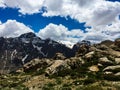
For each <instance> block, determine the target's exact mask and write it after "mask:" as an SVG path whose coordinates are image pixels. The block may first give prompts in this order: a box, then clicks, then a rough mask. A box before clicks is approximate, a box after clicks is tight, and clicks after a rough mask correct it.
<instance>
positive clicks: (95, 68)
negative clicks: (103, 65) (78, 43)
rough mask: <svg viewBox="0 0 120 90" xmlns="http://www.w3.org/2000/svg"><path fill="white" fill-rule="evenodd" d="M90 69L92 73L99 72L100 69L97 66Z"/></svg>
mask: <svg viewBox="0 0 120 90" xmlns="http://www.w3.org/2000/svg"><path fill="white" fill-rule="evenodd" d="M88 69H89V70H90V71H92V72H98V71H99V68H98V66H97V65H92V66H90V67H89V68H88Z"/></svg>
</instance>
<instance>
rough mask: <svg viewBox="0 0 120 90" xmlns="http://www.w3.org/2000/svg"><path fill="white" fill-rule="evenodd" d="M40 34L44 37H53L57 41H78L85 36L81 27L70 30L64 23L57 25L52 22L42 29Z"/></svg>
mask: <svg viewBox="0 0 120 90" xmlns="http://www.w3.org/2000/svg"><path fill="white" fill-rule="evenodd" d="M38 35H39V36H40V37H41V38H43V39H46V38H51V39H53V40H55V41H64V42H65V41H66V42H68V41H70V42H71V43H76V42H77V41H78V40H79V39H80V37H82V36H83V32H82V31H81V30H80V29H76V30H71V31H70V30H68V28H66V27H65V26H63V25H62V24H60V25H55V24H52V23H50V24H49V25H47V26H46V27H45V28H44V29H42V30H40V31H39V33H38Z"/></svg>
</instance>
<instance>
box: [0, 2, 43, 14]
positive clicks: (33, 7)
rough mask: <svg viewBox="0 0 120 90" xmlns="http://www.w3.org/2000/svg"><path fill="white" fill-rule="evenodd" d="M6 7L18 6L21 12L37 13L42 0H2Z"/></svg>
mask: <svg viewBox="0 0 120 90" xmlns="http://www.w3.org/2000/svg"><path fill="white" fill-rule="evenodd" d="M2 1H3V2H4V5H5V6H6V7H11V8H18V9H19V12H20V13H22V14H34V13H39V12H40V9H41V7H42V5H43V1H44V0H22V1H21V0H2ZM0 3H1V2H0Z"/></svg>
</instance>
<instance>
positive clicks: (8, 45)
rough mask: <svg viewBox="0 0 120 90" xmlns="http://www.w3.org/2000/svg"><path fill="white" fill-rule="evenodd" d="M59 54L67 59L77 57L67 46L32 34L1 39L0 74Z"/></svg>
mask: <svg viewBox="0 0 120 90" xmlns="http://www.w3.org/2000/svg"><path fill="white" fill-rule="evenodd" d="M58 52H59V53H63V55H65V57H71V56H74V55H75V53H74V52H73V51H72V49H70V48H67V47H66V46H65V45H63V44H59V43H57V42H55V41H53V40H51V39H46V40H42V39H40V38H39V37H37V36H36V35H35V34H34V33H31V32H30V33H26V34H23V35H21V36H19V37H16V38H3V37H0V62H1V63H0V73H7V72H11V71H14V70H15V69H18V68H19V67H21V66H23V64H25V63H27V62H29V61H30V60H32V59H34V58H52V57H53V56H54V55H55V54H56V53H58ZM3 70H4V71H5V72H3Z"/></svg>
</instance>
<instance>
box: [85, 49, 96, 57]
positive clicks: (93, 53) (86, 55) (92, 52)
mask: <svg viewBox="0 0 120 90" xmlns="http://www.w3.org/2000/svg"><path fill="white" fill-rule="evenodd" d="M94 55H95V51H91V52H89V53H87V54H85V56H84V58H85V59H92V58H93V57H94Z"/></svg>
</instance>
